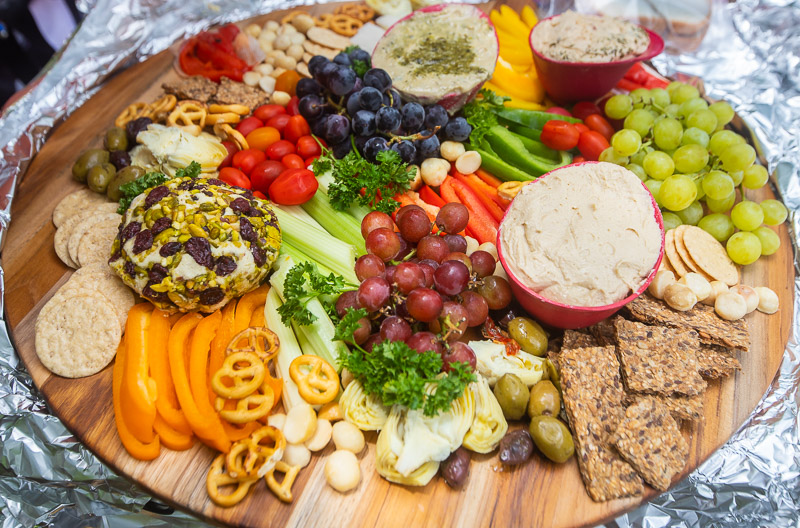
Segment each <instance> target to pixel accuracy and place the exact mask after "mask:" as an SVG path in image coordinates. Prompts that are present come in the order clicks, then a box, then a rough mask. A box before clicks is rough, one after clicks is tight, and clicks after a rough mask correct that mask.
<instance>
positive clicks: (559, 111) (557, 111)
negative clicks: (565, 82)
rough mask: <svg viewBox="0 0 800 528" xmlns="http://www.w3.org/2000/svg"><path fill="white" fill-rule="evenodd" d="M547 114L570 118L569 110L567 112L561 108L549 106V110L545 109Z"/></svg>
mask: <svg viewBox="0 0 800 528" xmlns="http://www.w3.org/2000/svg"><path fill="white" fill-rule="evenodd" d="M547 113H549V114H558V115H563V116H567V117H572V114H570V113H569V110H567V109H566V108H561V107H560V106H551V107H550V108H548V109H547Z"/></svg>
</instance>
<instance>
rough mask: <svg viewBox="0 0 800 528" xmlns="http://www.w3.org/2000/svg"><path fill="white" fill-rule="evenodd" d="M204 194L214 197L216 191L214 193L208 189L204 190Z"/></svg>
mask: <svg viewBox="0 0 800 528" xmlns="http://www.w3.org/2000/svg"><path fill="white" fill-rule="evenodd" d="M203 194H205V195H206V196H208V197H212V198H213V197H214V193H212V192H211V191H208V190H205V191H203Z"/></svg>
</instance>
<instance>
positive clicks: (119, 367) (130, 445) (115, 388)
mask: <svg viewBox="0 0 800 528" xmlns="http://www.w3.org/2000/svg"><path fill="white" fill-rule="evenodd" d="M127 348H128V347H127V344H126V340H125V338H124V337H123V338H122V341H121V342H120V344H119V347H117V359H116V361H115V362H114V375H113V380H112V383H111V394H112V400H113V403H114V423H115V424H116V426H117V434H118V435H119V439H120V440H121V441H122V445H123V446H124V447H125V450H126V451H127V452H128V453H129V454H130V455H131V456H132V457H133V458H135V459H137V460H153V459H154V458H156V457H157V456H158V454H159V453H160V452H161V443H160V442H159V440H158V436H157V435H156V436H154V437H153V440H152V441H151V442H140V441H139V440H138V439H137V438H136V437H135V436H133V434H132V433H131V431H130V429H128V425H127V423H126V421H125V417H124V416H123V414H122V402H121V401H120V392H121V391H122V385H123V382H124V381H125V380H124V377H125V360H126V359H127V357H126V356H127Z"/></svg>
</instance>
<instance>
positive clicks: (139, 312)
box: [120, 303, 158, 444]
mask: <svg viewBox="0 0 800 528" xmlns="http://www.w3.org/2000/svg"><path fill="white" fill-rule="evenodd" d="M152 311H153V305H152V304H150V303H140V304H137V305H136V306H134V307H133V308H131V309H130V311H129V312H128V322H127V324H126V325H125V335H126V336H127V339H126V341H127V346H126V348H127V351H126V354H125V355H126V359H125V365H124V368H125V376H124V377H123V383H122V387H121V390H120V405H121V406H122V412H123V414H124V415H125V417H126V419H127V424H128V428H129V429H130V432H131V434H132V435H133V436H135V437H136V438H137V439H138V440H139V441H140V442H142V443H145V444H146V443H150V442H152V441H153V438H154V436H155V431H154V430H153V422H154V421H155V419H156V396H157V394H158V392H157V387H156V382H155V380H154V379H153V378H151V377H150V374H149V370H150V365H149V357H148V356H149V352H150V339H149V338H148V336H149V327H150V313H151V312H152Z"/></svg>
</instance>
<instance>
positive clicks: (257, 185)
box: [250, 160, 286, 194]
mask: <svg viewBox="0 0 800 528" xmlns="http://www.w3.org/2000/svg"><path fill="white" fill-rule="evenodd" d="M285 170H286V167H285V166H284V165H283V163H281V162H280V161H275V160H267V161H262V162H261V163H259V164H258V165H256V166H255V168H253V172H251V173H250V183H251V184H252V185H253V189H255V190H257V191H261V192H262V193H264V194H267V193H268V192H269V186H270V185H272V182H274V181H275V180H277V179H278V176H280V175H281V174H282V173H283V172H284V171H285Z"/></svg>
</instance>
